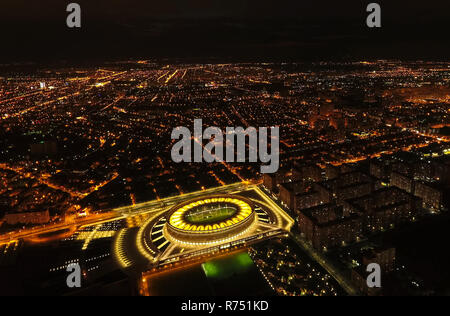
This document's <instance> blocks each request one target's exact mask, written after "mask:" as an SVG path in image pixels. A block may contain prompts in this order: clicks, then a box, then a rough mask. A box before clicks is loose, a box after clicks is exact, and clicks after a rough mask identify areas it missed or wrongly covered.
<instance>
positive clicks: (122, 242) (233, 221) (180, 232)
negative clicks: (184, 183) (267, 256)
mask: <svg viewBox="0 0 450 316" xmlns="http://www.w3.org/2000/svg"><path fill="white" fill-rule="evenodd" d="M124 210H125V211H128V212H130V215H128V216H127V217H126V221H127V222H128V223H129V224H130V227H129V228H126V229H123V230H121V231H120V232H119V233H118V234H117V236H116V238H115V242H114V249H113V251H114V253H115V257H116V259H117V262H118V263H119V264H120V266H121V267H122V268H124V269H126V270H130V271H135V269H136V270H139V269H141V267H144V269H145V270H147V269H149V271H153V269H157V268H164V267H166V268H170V267H173V266H174V265H177V264H181V263H183V262H186V263H187V262H191V261H192V260H196V259H198V258H205V256H206V257H207V256H215V255H219V254H221V253H223V252H227V251H233V250H236V249H239V248H244V247H248V246H249V245H251V244H254V243H259V242H261V241H263V240H266V239H270V238H274V237H277V236H285V235H286V233H288V232H289V231H290V229H291V228H292V227H293V225H294V220H293V219H292V218H291V217H290V216H289V215H287V214H286V213H285V212H284V211H283V210H282V209H281V208H280V207H279V206H278V205H277V204H276V203H275V202H273V201H272V200H271V199H270V198H269V197H268V196H267V195H266V194H265V193H264V192H263V191H262V190H261V189H260V188H259V187H258V186H257V185H250V184H247V183H237V184H232V185H228V186H225V187H220V188H212V189H209V190H202V191H199V192H194V193H190V194H186V195H182V196H177V197H173V198H168V199H166V200H164V201H161V200H158V201H151V202H148V203H143V204H141V205H137V206H133V207H128V208H124Z"/></svg>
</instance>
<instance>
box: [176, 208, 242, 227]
mask: <svg viewBox="0 0 450 316" xmlns="http://www.w3.org/2000/svg"><path fill="white" fill-rule="evenodd" d="M236 211H237V210H236V208H234V207H228V206H224V207H217V208H211V209H206V208H202V209H198V210H196V211H195V212H193V213H190V214H187V215H186V217H185V220H186V221H187V222H188V223H191V224H195V225H208V224H214V223H217V222H220V221H223V220H225V219H227V218H229V217H231V216H233V215H234V214H235V213H236Z"/></svg>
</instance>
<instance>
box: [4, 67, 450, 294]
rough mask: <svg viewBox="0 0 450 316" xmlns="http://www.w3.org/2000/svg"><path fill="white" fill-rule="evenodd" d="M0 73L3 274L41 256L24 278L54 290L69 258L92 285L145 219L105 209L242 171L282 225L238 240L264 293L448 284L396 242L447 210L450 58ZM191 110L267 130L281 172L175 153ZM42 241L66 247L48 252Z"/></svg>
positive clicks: (209, 185) (216, 121) (190, 189)
mask: <svg viewBox="0 0 450 316" xmlns="http://www.w3.org/2000/svg"><path fill="white" fill-rule="evenodd" d="M1 69H2V72H1V73H0V136H1V137H0V174H1V181H0V232H1V235H0V266H1V267H2V269H3V271H15V270H14V268H11V266H12V265H13V263H15V262H17V261H20V260H24V258H30V257H31V258H33V256H35V255H36V253H38V252H39V251H41V253H48V254H49V256H48V259H47V260H45V262H42V263H41V265H42V266H41V267H40V268H39V269H40V270H39V271H41V270H42V271H44V270H46V271H47V272H45V273H43V274H42V276H41V277H36V278H38V279H39V278H41V279H39V282H41V283H40V284H41V285H39V286H37V285H36V287H40V288H45V289H46V291H48V292H49V293H52V292H54V291H67V289H64V290H63V289H61V288H60V287H63V286H64V285H55V283H56V281H43V280H44V279H45V280H46V279H47V278H49V277H50V276H49V273H50V275H51V277H50V279H52V278H55V279H59V278H61V277H62V276H63V275H64V273H65V267H67V265H68V264H70V263H72V262H82V263H83V267H84V270H83V271H84V272H83V273H84V274H85V278H87V279H89V280H90V281H89V282H91V283H92V284H94V283H95V284H98V283H96V282H98V279H100V278H105V275H108V276H109V277H110V274H113V273H116V272H115V271H116V270H115V269H114V268H113V266H114V265H113V261H114V260H113V258H112V255H111V246H110V244H111V241H112V240H113V239H114V238H116V239H117V238H119V237H117V232H118V231H119V230H121V229H122V228H124V227H138V226H139V225H141V224H142V223H143V222H145V220H146V219H147V218H148V217H146V215H142V216H141V215H139V214H138V213H137V212H136V213H132V214H133V216H132V217H128V218H126V219H120V220H115V221H111V222H107V223H106V224H105V223H103V222H101V221H103V220H106V219H110V218H111V219H112V218H114V210H116V209H118V208H122V209H121V210H123V209H124V208H125V209H126V210H127V212H133V211H132V210H133V207H135V206H139V204H140V203H144V202H147V201H156V202H155V203H157V202H158V201H165V199H168V198H169V199H171V198H172V199H177V197H178V196H185V195H188V194H192V193H194V192H199V191H200V192H201V191H204V192H206V191H207V190H208V189H214V188H217V187H226V186H227V185H232V184H235V183H239V182H240V183H248V184H249V183H252V184H254V185H258V186H259V187H260V188H261V189H262V190H263V191H264V192H265V193H266V194H267V196H269V197H270V198H271V199H272V201H273V203H276V204H277V205H278V206H279V207H280V208H282V209H283V210H284V211H285V212H286V213H287V214H289V215H290V216H291V217H292V218H293V219H294V220H295V222H296V224H295V226H294V229H293V230H292V231H291V232H290V233H289V237H288V238H284V237H283V238H280V239H275V240H272V241H267V242H265V243H264V247H262V246H259V245H256V246H252V247H253V248H250V249H249V250H248V251H249V254H250V256H251V258H252V260H253V261H254V264H255V266H256V267H257V270H258V271H259V273H260V274H261V275H262V279H263V280H264V281H265V282H266V283H267V287H268V288H267V290H268V291H269V292H271V293H273V294H279V295H340V294H345V293H347V294H350V295H353V294H367V295H378V294H385V295H388V294H435V293H445V292H446V291H449V289H448V288H445V287H444V286H442V287H441V285H440V283H439V285H436V284H437V283H435V282H434V280H435V279H436V276H434V275H430V274H432V273H433V272H430V271H428V272H426V273H425V272H423V269H422V268H421V266H420V264H418V263H417V262H416V263H415V264H413V263H411V262H412V261H413V259H411V258H412V257H411V256H412V255H411V254H408V251H406V250H405V248H406V247H405V246H404V244H405V241H404V240H402V238H406V237H405V236H409V235H408V234H410V235H414V234H415V232H416V231H417V230H420V229H424V231H425V232H426V233H424V234H426V235H428V234H431V233H428V232H429V231H435V233H436V232H440V233H442V234H444V233H445V228H443V229H441V230H439V229H437V228H436V227H437V225H439V223H442V222H445V221H448V217H447V216H448V215H447V211H448V207H449V205H450V204H449V203H450V201H449V196H450V195H449V190H450V119H449V115H450V63H447V62H424V61H415V62H404V61H396V60H379V61H357V62H339V63H338V62H317V63H230V64H184V63H176V62H169V61H167V62H165V63H162V62H160V61H152V60H143V61H123V62H111V63H104V64H102V65H99V66H96V67H93V66H91V67H87V66H77V67H75V66H70V67H69V66H53V67H37V66H34V65H2V66H1ZM195 119H202V120H203V124H204V125H205V126H217V127H219V128H221V129H222V130H225V129H226V127H239V126H242V127H243V128H247V127H251V126H254V127H271V126H279V127H280V149H281V151H280V162H281V164H280V170H279V171H278V172H277V173H276V174H266V175H261V174H260V173H259V171H260V166H259V165H258V164H256V163H226V162H223V163H212V164H207V163H181V164H177V163H174V162H173V161H172V158H171V155H170V153H171V148H172V146H173V145H174V143H175V141H173V140H172V139H171V133H172V131H173V129H174V128H176V127H178V126H185V127H188V128H189V129H192V128H193V122H194V120H195ZM161 203H162V202H161ZM97 222H98V223H99V224H97ZM94 223H95V225H93V224H94ZM90 224H92V225H93V226H89V225H90ZM83 225H88V226H83ZM399 231H401V232H403V231H406V233H404V234H403V235H402V234H400V233H399ZM54 232H57V233H58V235H54V234H53V233H54ZM61 236H63V237H61ZM421 237H424V236H421ZM124 238H125V237H124ZM430 238H432V237H430ZM433 238H438V237H433ZM93 240H96V243H95V247H93V248H92V247H91V246H92V245H91V246H89V244H90V242H91V241H93ZM52 242H53V243H55V242H56V243H57V247H60V248H63V249H67V253H68V254H66V255H63V254H59V255H57V256H56V257H55V256H52V255H51V253H52V250H51V249H50V248H46V247H47V246H46V245H47V243H52ZM430 242H431V241H430ZM434 243H436V244H439V243H438V242H437V241H436V240H434ZM80 245H81V246H82V247H79V246H80ZM261 245H262V244H261ZM39 247H42V249H41V248H39ZM90 247H91V248H90ZM75 249H78V250H75ZM86 249H88V251H89V254H86V253H85V254H83V255H82V256H80V255H79V254H78V253H79V252H80V251H86ZM436 252H439V251H438V250H436ZM69 254H70V255H69ZM444 256H446V255H444ZM80 258H82V259H80ZM436 260H439V259H436ZM445 260H448V258H447V259H445ZM445 260H442V262H443V264H444V263H445V262H447V261H445ZM47 261H48V262H47ZM370 262H377V263H379V264H380V265H381V267H382V270H383V273H385V274H386V275H389V279H388V280H387V285H386V287H383V288H382V290H374V289H368V288H367V286H366V285H365V284H366V271H365V266H366V264H367V263H370ZM8 269H9V270H8ZM10 269H12V270H10ZM17 269H19V268H17ZM58 271H59V272H58ZM94 272H95V273H96V274H95V275H94V276H91V275H92V273H94ZM4 273H7V272H4ZM52 273H56V277H54V274H52ZM58 273H59V274H58ZM12 275H13V274H12ZM11 277H13V276H11ZM121 277H122V276H117V275H115V274H114V278H113V279H114V280H117V279H120V280H122V279H121ZM449 277H450V276H449ZM52 280H53V279H52ZM125 280H126V281H123V282H125V284H126V286H125V288H127V289H128V288H129V286H128V282H129V281H128V279H125ZM444 280H445V278H444ZM102 282H103V283H102V284H104V283H105V282H106V283H107V281H104V280H103V279H102ZM123 282H122V283H121V284H124V283H123ZM44 283H45V285H42V284H44ZM131 287H132V286H131ZM23 289H26V290H23ZM34 290H36V288H35V285H33V286H31V285H24V286H23V288H21V289H18V290H17V291H19V292H20V291H34ZM108 290H111V289H109V288H108ZM137 291H138V290H135V291H134V292H133V291H131V292H132V294H136V293H137ZM127 293H128V292H127ZM447 293H448V292H447Z"/></svg>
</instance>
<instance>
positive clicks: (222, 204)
mask: <svg viewBox="0 0 450 316" xmlns="http://www.w3.org/2000/svg"><path fill="white" fill-rule="evenodd" d="M255 218H256V217H255V211H254V207H253V203H252V202H251V201H249V200H247V199H245V198H242V197H237V196H229V195H218V196H210V197H208V198H202V199H197V200H192V201H188V202H186V203H183V204H181V205H178V206H176V207H174V208H173V209H172V210H171V211H169V213H168V215H167V225H166V233H167V235H168V236H169V238H172V239H173V240H175V241H178V242H185V243H214V242H215V241H221V240H226V239H229V238H233V237H234V236H236V235H239V234H242V233H243V232H245V231H246V230H247V229H249V228H250V227H251V226H252V224H253V223H254V222H255Z"/></svg>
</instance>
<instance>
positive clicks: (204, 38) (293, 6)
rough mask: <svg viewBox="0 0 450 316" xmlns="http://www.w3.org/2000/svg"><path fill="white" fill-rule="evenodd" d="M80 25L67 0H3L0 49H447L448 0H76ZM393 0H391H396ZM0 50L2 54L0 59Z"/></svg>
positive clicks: (407, 52) (154, 52)
mask: <svg viewBox="0 0 450 316" xmlns="http://www.w3.org/2000/svg"><path fill="white" fill-rule="evenodd" d="M73 1H74V2H77V3H79V4H80V5H81V7H82V10H83V11H82V14H83V27H82V29H81V30H69V29H67V27H66V26H65V19H66V12H65V7H66V5H67V4H68V3H70V2H71V1H68V0H67V1H64V0H41V1H38V0H35V1H30V0H2V1H1V3H0V40H1V41H2V51H1V53H0V56H2V57H1V58H2V59H3V60H5V61H8V60H34V59H36V60H38V59H61V58H63V59H104V58H121V57H182V58H205V57H231V58H247V59H251V58H258V57H259V58H261V59H267V58H275V59H277V58H278V59H309V58H321V59H331V58H341V57H349V58H362V57H368V58H371V57H373V58H384V57H387V58H389V57H404V58H407V57H410V58H444V59H445V58H448V57H447V56H449V53H450V48H449V46H450V44H449V40H448V34H447V30H448V29H450V28H449V25H448V24H447V23H450V19H449V16H450V1H448V0H427V1H417V0H411V1H404V0H403V1H386V0H384V1H378V3H380V4H381V5H382V9H383V28H382V29H380V30H369V29H368V28H367V27H366V26H365V19H366V16H367V14H366V12H365V8H366V5H367V4H368V3H370V2H372V1H364V0H363V1H361V0H345V1H337V0H334V1H332V0H307V1H306V0H160V1H158V0H145V1H143V0H108V1H106V0H78V1H75V0H73ZM393 2H395V3H393ZM1 61H2V60H0V62H1Z"/></svg>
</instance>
